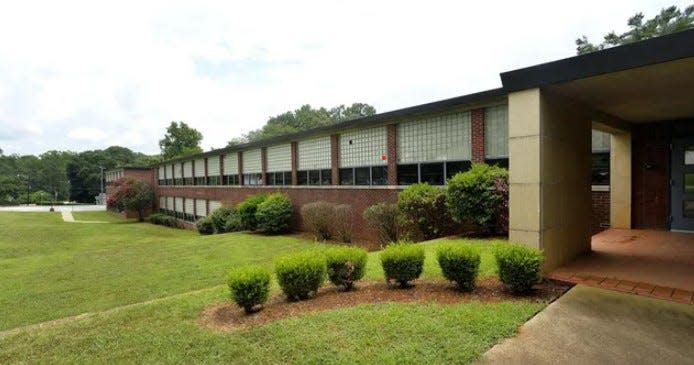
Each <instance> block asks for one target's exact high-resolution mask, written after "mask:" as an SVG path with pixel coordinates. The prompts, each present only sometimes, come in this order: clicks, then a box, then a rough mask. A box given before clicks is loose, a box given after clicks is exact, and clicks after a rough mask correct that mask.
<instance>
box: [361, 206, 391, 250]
mask: <svg viewBox="0 0 694 365" xmlns="http://www.w3.org/2000/svg"><path fill="white" fill-rule="evenodd" d="M363 216H364V220H365V221H366V224H367V225H368V226H369V227H370V228H372V229H375V230H376V232H377V233H378V238H379V239H380V241H381V243H383V244H385V243H389V242H397V241H398V239H399V238H400V237H399V233H400V229H399V225H400V222H399V220H400V211H399V210H398V205H397V204H394V203H385V202H384V203H378V204H374V205H372V206H370V207H368V208H366V209H365V210H364V213H363Z"/></svg>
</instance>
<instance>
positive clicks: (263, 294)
mask: <svg viewBox="0 0 694 365" xmlns="http://www.w3.org/2000/svg"><path fill="white" fill-rule="evenodd" d="M227 283H228V285H229V291H230V292H231V298H232V299H233V300H234V301H235V302H236V304H238V305H239V307H242V308H243V309H244V310H245V311H246V313H252V312H253V311H254V310H253V308H254V307H255V306H256V305H259V304H263V303H265V302H266V301H267V299H268V295H269V293H270V272H269V271H268V270H267V269H265V268H263V267H260V266H242V267H239V268H236V269H233V270H231V272H230V273H229V279H228V280H227Z"/></svg>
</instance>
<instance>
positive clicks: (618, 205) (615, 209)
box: [610, 132, 631, 229]
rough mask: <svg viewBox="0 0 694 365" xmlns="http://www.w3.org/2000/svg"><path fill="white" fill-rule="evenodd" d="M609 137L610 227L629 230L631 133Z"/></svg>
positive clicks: (615, 134) (614, 134)
mask: <svg viewBox="0 0 694 365" xmlns="http://www.w3.org/2000/svg"><path fill="white" fill-rule="evenodd" d="M610 136H611V138H610V226H611V227H613V228H626V229H630V228H631V133H630V132H622V133H613V134H611V135H610Z"/></svg>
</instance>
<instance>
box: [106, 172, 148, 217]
mask: <svg viewBox="0 0 694 365" xmlns="http://www.w3.org/2000/svg"><path fill="white" fill-rule="evenodd" d="M153 201H154V189H152V186H151V185H150V184H149V183H147V182H144V181H140V180H135V179H131V178H120V179H118V180H116V181H115V182H114V183H113V187H112V190H111V193H110V194H109V196H108V200H107V201H106V206H107V207H108V208H109V209H116V210H118V211H125V210H132V211H136V212H137V216H138V219H139V220H140V222H142V221H144V220H145V212H146V211H147V209H149V208H151V207H152V202H153Z"/></svg>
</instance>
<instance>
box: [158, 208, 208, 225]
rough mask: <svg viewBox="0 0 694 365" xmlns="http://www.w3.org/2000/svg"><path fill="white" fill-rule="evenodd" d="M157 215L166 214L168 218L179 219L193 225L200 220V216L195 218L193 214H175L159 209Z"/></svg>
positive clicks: (174, 212)
mask: <svg viewBox="0 0 694 365" xmlns="http://www.w3.org/2000/svg"><path fill="white" fill-rule="evenodd" d="M159 213H162V214H166V215H168V216H170V217H174V218H176V219H180V220H182V221H186V222H191V223H194V222H196V221H197V220H198V219H200V218H202V216H200V215H199V216H195V215H193V214H188V213H183V212H176V211H173V210H168V209H159Z"/></svg>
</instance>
